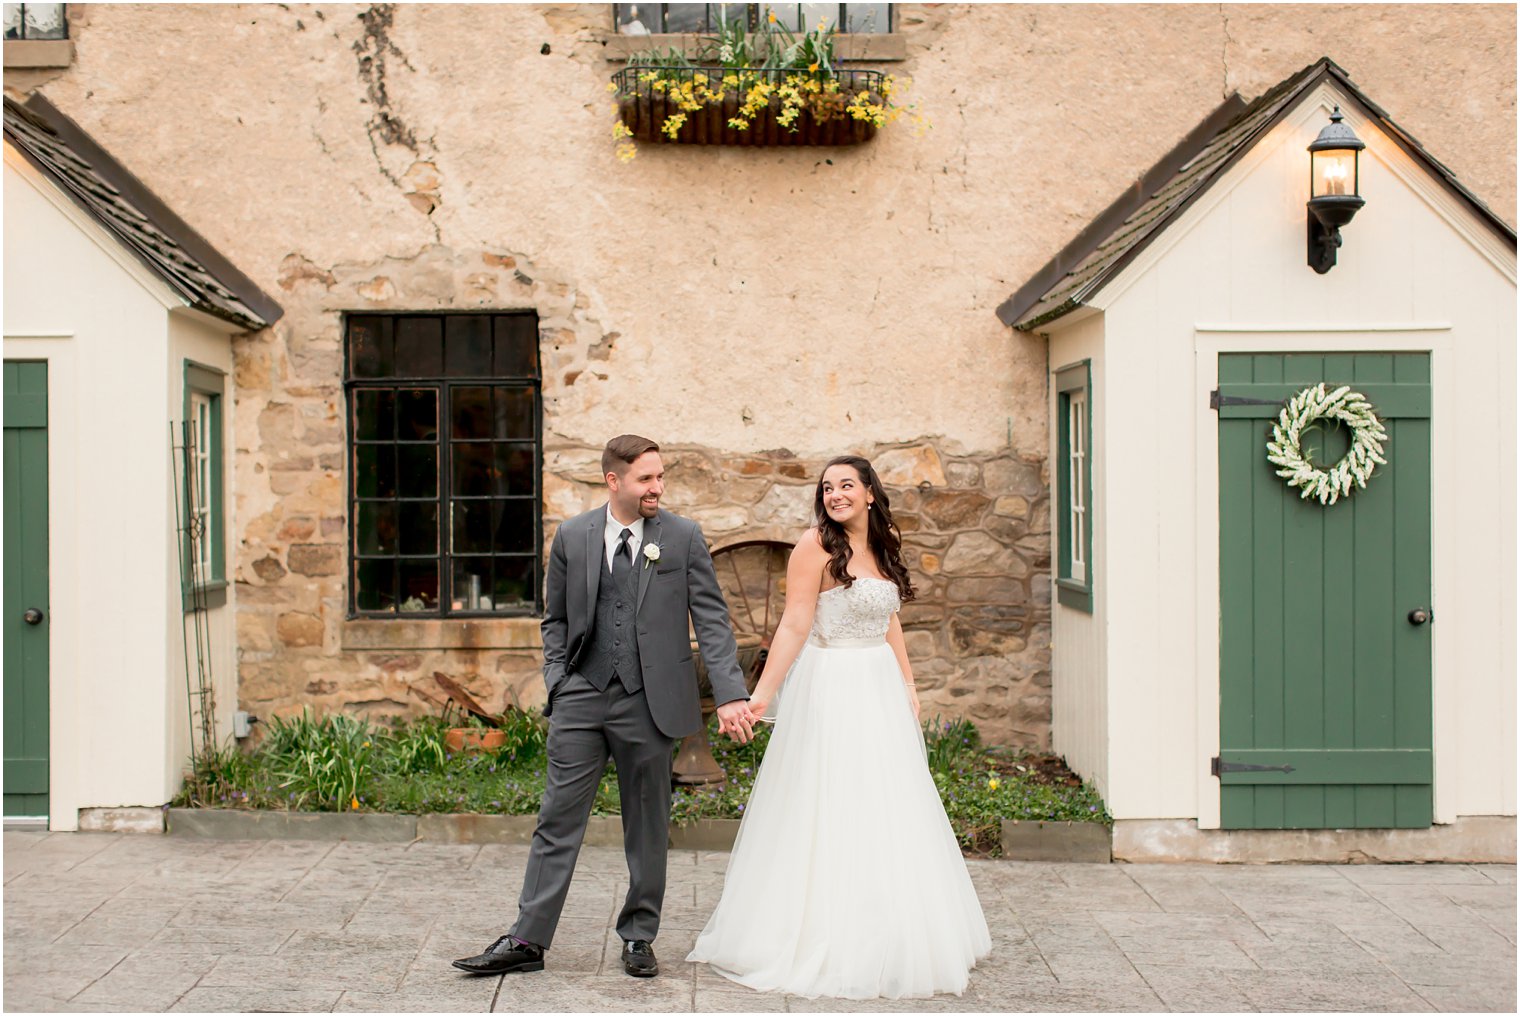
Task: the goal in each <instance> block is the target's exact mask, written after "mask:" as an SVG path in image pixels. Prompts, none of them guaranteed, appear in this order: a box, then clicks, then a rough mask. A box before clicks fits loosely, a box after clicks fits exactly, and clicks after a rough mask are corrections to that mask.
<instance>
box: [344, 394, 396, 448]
mask: <svg viewBox="0 0 1520 1016" xmlns="http://www.w3.org/2000/svg"><path fill="white" fill-rule="evenodd" d="M395 436H396V393H395V392H393V391H390V390H389V389H384V390H378V391H377V390H374V389H367V388H361V389H359V390H358V391H356V392H354V438H355V439H356V440H359V441H389V440H391V439H392V438H394V437H395Z"/></svg>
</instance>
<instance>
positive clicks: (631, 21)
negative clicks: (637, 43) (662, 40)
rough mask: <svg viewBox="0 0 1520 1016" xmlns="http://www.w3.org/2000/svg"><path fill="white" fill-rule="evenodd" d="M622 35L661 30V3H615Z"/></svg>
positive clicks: (615, 11) (618, 26)
mask: <svg viewBox="0 0 1520 1016" xmlns="http://www.w3.org/2000/svg"><path fill="white" fill-rule="evenodd" d="M612 6H613V9H614V16H615V17H616V18H617V30H618V34H620V35H654V34H655V33H657V32H659V31H660V5H659V4H613V5H612Z"/></svg>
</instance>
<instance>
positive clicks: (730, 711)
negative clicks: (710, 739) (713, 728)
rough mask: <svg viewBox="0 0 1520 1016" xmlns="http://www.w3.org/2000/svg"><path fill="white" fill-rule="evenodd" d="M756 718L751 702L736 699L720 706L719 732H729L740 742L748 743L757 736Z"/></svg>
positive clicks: (730, 735)
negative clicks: (751, 711) (750, 706)
mask: <svg viewBox="0 0 1520 1016" xmlns="http://www.w3.org/2000/svg"><path fill="white" fill-rule="evenodd" d="M754 726H755V718H754V716H753V715H752V714H751V713H750V709H749V703H748V702H746V701H744V700H743V699H734V700H733V701H732V702H725V703H723V704H722V705H721V706H719V707H718V733H720V734H727V735H728V736H729V737H731V738H733V739H734V740H735V741H738V742H739V743H740V744H747V743H748V742H749V741H750V740H752V739H753V738H754V736H755V731H754Z"/></svg>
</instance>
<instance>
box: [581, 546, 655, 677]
mask: <svg viewBox="0 0 1520 1016" xmlns="http://www.w3.org/2000/svg"><path fill="white" fill-rule="evenodd" d="M599 549H600V548H599ZM598 556H599V557H600V558H601V562H602V577H601V580H600V581H599V582H598V583H597V585H596V625H595V626H594V627H593V628H592V630H591V645H590V646H589V647H588V648H587V649H585V650H583V651H582V653H581V667H580V673H581V676H582V677H584V678H585V679H586V680H588V681H590V682H591V683H592V684H593V685H595V686H596V689H597V691H606V690H607V685H608V684H610V683H611V681H612V679H613V678H614V677H615V678H617V679H618V680H619V681H621V682H623V687H624V689H626V690H627V691H628V693H629V694H632V693H633V692H636V691H638V690H639V689H640V688H642V687H644V673H643V670H642V669H641V667H640V666H639V640H638V635H637V632H636V630H635V623H634V604H635V602H636V601H637V599H638V595H639V565H640V564H641V562H639V561H634V562H633V567H631V568H629V569H628V586H627V588H626V589H619V588H617V584H616V583H615V582H613V580H612V571H611V569H609V568H608V567H607V556H606V555H605V554H601V555H598Z"/></svg>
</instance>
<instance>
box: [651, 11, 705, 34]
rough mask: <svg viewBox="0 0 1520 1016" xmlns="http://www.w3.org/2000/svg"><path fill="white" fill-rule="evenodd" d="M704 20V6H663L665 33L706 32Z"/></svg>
mask: <svg viewBox="0 0 1520 1016" xmlns="http://www.w3.org/2000/svg"><path fill="white" fill-rule="evenodd" d="M651 6H653V5H651ZM706 19H707V5H706V4H666V5H665V31H667V32H702V31H706V26H707V21H706Z"/></svg>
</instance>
